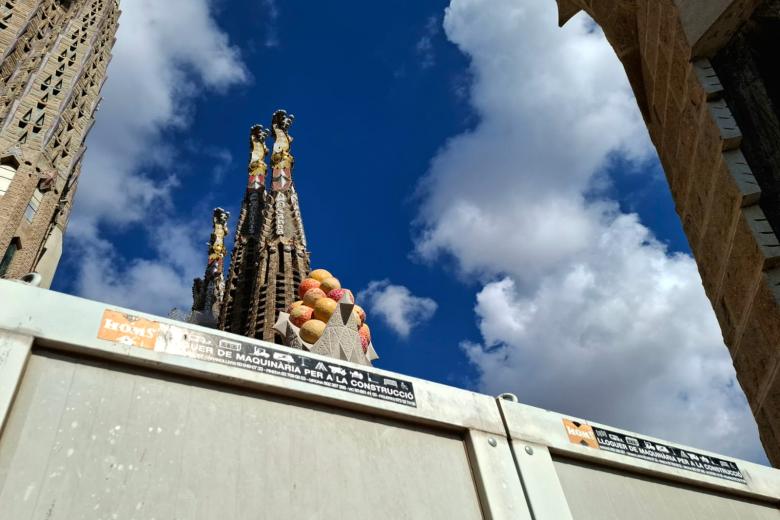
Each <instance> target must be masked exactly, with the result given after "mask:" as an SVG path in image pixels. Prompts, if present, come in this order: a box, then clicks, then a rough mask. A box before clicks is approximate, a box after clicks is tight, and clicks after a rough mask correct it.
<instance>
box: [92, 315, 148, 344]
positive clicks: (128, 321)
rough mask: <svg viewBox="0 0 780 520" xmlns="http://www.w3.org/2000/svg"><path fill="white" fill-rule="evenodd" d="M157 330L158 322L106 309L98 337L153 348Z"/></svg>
mask: <svg viewBox="0 0 780 520" xmlns="http://www.w3.org/2000/svg"><path fill="white" fill-rule="evenodd" d="M159 332H160V324H159V323H158V322H156V321H152V320H147V319H146V318H141V317H138V316H133V315H132V314H125V313H124V312H119V311H112V310H109V309H106V310H104V311H103V318H102V319H101V320H100V329H98V338H99V339H105V340H108V341H116V342H117V343H123V344H125V345H132V346H134V347H141V348H147V349H149V350H153V349H154V344H155V342H156V341H157V335H158V334H159Z"/></svg>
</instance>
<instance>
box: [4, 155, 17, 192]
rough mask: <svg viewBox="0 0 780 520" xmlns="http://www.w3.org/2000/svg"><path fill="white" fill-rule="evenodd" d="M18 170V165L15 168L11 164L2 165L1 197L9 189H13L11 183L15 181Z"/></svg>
mask: <svg viewBox="0 0 780 520" xmlns="http://www.w3.org/2000/svg"><path fill="white" fill-rule="evenodd" d="M3 161H5V159H3ZM17 169H18V165H17V166H15V165H14V164H11V163H10V162H3V163H2V164H0V197H2V196H3V195H5V193H6V192H7V191H8V188H10V187H11V181H13V180H14V177H15V176H16V170H17Z"/></svg>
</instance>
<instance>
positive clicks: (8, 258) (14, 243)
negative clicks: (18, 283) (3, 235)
mask: <svg viewBox="0 0 780 520" xmlns="http://www.w3.org/2000/svg"><path fill="white" fill-rule="evenodd" d="M19 244H20V242H19V237H14V238H12V239H11V243H10V244H8V248H7V249H6V250H5V254H3V259H2V260H0V277H3V278H5V275H6V273H7V272H8V268H9V267H11V262H12V261H13V259H14V255H16V252H17V251H18V250H19V249H20V247H19Z"/></svg>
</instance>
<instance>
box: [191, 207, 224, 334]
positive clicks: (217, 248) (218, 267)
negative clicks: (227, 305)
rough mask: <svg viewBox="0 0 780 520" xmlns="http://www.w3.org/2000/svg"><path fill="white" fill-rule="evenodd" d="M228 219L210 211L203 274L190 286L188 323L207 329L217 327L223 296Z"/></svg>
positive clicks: (216, 211)
mask: <svg viewBox="0 0 780 520" xmlns="http://www.w3.org/2000/svg"><path fill="white" fill-rule="evenodd" d="M228 218H230V213H228V212H227V211H225V210H224V209H222V208H216V209H214V214H213V217H212V226H213V228H212V231H211V240H210V241H209V256H208V265H207V266H206V272H205V274H204V275H203V278H196V279H195V280H194V281H193V284H192V300H193V304H192V316H191V321H192V322H193V323H198V324H199V325H205V326H207V327H216V326H217V323H218V320H219V311H220V308H221V307H222V299H223V296H224V294H225V275H224V259H225V252H226V249H225V237H226V236H227V233H228V227H227V221H228Z"/></svg>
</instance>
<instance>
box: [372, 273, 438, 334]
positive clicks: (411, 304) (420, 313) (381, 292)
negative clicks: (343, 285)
mask: <svg viewBox="0 0 780 520" xmlns="http://www.w3.org/2000/svg"><path fill="white" fill-rule="evenodd" d="M358 301H361V302H365V304H366V307H367V309H368V311H369V312H370V313H371V314H372V315H374V316H379V318H381V319H382V320H383V321H384V322H385V323H386V324H387V325H388V326H389V327H390V328H391V329H393V330H394V331H395V333H396V334H398V335H399V336H401V337H402V338H406V337H409V333H410V332H411V331H412V329H413V328H414V327H416V326H417V325H420V324H421V323H423V322H426V321H428V320H429V319H431V318H432V317H433V314H434V313H435V312H436V308H437V307H438V305H437V304H436V302H435V301H433V300H432V299H430V298H425V297H421V296H415V295H413V294H412V292H411V291H410V290H409V289H408V288H407V287H404V286H403V285H393V284H391V283H390V281H389V280H381V281H378V280H375V281H372V282H369V284H368V287H366V288H365V289H364V290H363V291H361V292H360V293H359V294H358Z"/></svg>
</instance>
